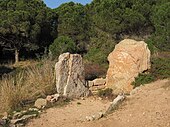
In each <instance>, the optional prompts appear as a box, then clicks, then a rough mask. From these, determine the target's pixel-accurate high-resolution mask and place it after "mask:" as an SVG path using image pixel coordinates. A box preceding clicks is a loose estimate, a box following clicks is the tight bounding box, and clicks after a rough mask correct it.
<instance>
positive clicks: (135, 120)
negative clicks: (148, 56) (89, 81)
mask: <svg viewBox="0 0 170 127" xmlns="http://www.w3.org/2000/svg"><path fill="white" fill-rule="evenodd" d="M78 102H79V103H81V104H78ZM108 106H109V102H108V101H102V100H99V99H95V98H87V99H85V100H76V101H73V102H72V103H71V104H69V105H67V106H66V107H62V108H51V109H48V110H47V113H44V114H42V115H41V117H40V118H38V119H34V120H32V121H31V122H30V123H29V124H28V125H27V127H170V82H168V81H167V80H161V81H157V82H154V83H152V84H148V85H145V86H142V87H140V89H139V90H137V91H136V92H135V93H134V94H133V95H131V96H129V97H128V98H127V100H126V101H125V102H124V103H123V104H122V106H121V107H120V108H119V109H118V110H116V111H115V112H114V113H112V114H111V115H108V116H107V117H105V118H102V119H100V120H96V121H92V122H87V121H86V122H82V120H84V119H85V118H86V116H88V115H93V114H95V113H97V112H100V111H104V110H106V109H107V107H108Z"/></svg>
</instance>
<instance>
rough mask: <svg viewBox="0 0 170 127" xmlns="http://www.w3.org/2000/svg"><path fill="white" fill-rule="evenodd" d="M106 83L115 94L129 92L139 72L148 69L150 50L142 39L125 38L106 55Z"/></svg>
mask: <svg viewBox="0 0 170 127" xmlns="http://www.w3.org/2000/svg"><path fill="white" fill-rule="evenodd" d="M108 61H109V69H108V71H107V76H106V85H107V87H109V88H112V89H113V92H114V93H115V94H119V93H122V92H124V93H130V91H131V90H132V89H133V86H132V85H131V83H132V82H133V81H134V80H135V77H137V76H138V74H139V73H141V72H143V71H146V70H148V69H150V65H151V64H150V51H149V49H148V46H147V44H146V43H145V42H144V41H135V40H131V39H125V40H123V41H121V42H120V43H119V44H117V45H116V46H115V49H114V51H113V52H111V53H110V54H109V56H108Z"/></svg>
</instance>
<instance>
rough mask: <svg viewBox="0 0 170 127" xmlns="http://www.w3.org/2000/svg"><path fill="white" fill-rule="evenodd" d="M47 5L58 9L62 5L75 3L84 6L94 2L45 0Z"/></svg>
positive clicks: (89, 0) (87, 0)
mask: <svg viewBox="0 0 170 127" xmlns="http://www.w3.org/2000/svg"><path fill="white" fill-rule="evenodd" d="M43 1H44V2H45V4H46V5H47V6H48V7H50V8H56V7H58V6H60V5H61V4H62V3H66V2H70V1H73V2H75V3H81V4H83V5H85V4H87V3H90V2H91V1H92V0H43Z"/></svg>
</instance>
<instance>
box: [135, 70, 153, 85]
mask: <svg viewBox="0 0 170 127" xmlns="http://www.w3.org/2000/svg"><path fill="white" fill-rule="evenodd" d="M154 80H155V77H154V76H153V75H152V74H142V73H141V74H139V75H138V77H136V78H135V81H134V82H133V83H132V85H133V86H134V87H138V86H140V85H144V84H147V83H150V82H153V81H154Z"/></svg>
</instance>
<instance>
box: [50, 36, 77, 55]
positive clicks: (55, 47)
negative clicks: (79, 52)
mask: <svg viewBox="0 0 170 127" xmlns="http://www.w3.org/2000/svg"><path fill="white" fill-rule="evenodd" d="M49 50H50V53H51V55H52V58H58V56H59V55H60V54H62V53H65V52H70V53H75V52H76V45H75V43H74V41H73V40H72V39H71V38H69V37H66V36H60V37H58V38H56V39H55V40H54V42H53V43H52V44H51V45H50V47H49Z"/></svg>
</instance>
